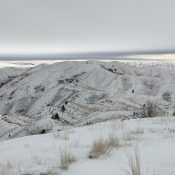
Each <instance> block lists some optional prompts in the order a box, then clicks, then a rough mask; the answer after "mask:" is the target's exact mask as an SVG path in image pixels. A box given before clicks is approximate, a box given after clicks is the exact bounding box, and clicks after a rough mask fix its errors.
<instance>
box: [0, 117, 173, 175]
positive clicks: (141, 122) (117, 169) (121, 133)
mask: <svg viewBox="0 0 175 175" xmlns="http://www.w3.org/2000/svg"><path fill="white" fill-rule="evenodd" d="M111 133H112V134H114V135H115V136H117V137H119V140H120V144H121V147H119V148H114V149H113V150H112V151H111V152H110V153H109V154H107V155H103V156H101V157H100V158H98V159H89V158H88V153H89V151H90V148H91V145H92V143H93V141H94V139H95V138H98V137H100V136H102V137H103V138H105V137H107V136H108V135H109V134H111ZM136 146H137V147H138V150H139V152H140V159H141V166H142V170H143V172H144V173H145V174H146V173H147V175H152V174H155V175H174V174H175V154H174V148H175V117H157V118H147V119H131V120H125V121H119V120H115V121H108V122H102V123H98V124H93V125H88V126H84V127H78V128H73V127H71V128H70V129H67V130H65V131H58V132H54V133H49V134H45V135H37V136H28V137H22V138H17V139H11V140H6V141H1V142H0V174H5V175H6V174H7V175H11V174H12V175H19V174H25V173H31V174H36V175H39V174H41V173H48V174H49V173H50V174H57V175H59V174H63V175H64V174H65V175H89V174H90V175H107V174H109V175H116V174H117V175H125V174H126V170H127V169H128V167H129V165H128V156H130V154H131V153H133V151H134V149H135V147H136ZM65 150H68V151H70V152H71V153H72V155H73V156H74V157H75V158H76V162H74V163H73V164H72V165H71V166H70V167H69V168H68V170H61V169H60V152H63V151H65Z"/></svg>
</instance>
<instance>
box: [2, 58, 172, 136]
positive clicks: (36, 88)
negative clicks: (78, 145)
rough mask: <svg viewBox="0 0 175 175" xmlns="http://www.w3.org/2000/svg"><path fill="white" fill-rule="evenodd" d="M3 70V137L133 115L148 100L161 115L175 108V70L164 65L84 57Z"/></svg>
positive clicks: (167, 113)
mask: <svg viewBox="0 0 175 175" xmlns="http://www.w3.org/2000/svg"><path fill="white" fill-rule="evenodd" d="M0 71H1V72H5V73H1V74H0V80H3V81H5V82H6V83H1V87H0V114H1V117H0V120H1V122H0V123H1V125H2V126H3V132H1V136H0V137H1V139H4V138H8V137H12V138H13V137H19V136H23V135H30V134H36V133H40V132H45V131H46V132H47V131H49V130H51V129H53V130H60V129H62V128H63V127H66V126H69V125H73V126H80V125H85V124H89V123H94V122H98V121H105V120H108V119H113V118H132V117H134V115H133V113H134V112H135V113H136V112H137V111H139V110H140V109H141V108H142V106H143V105H144V104H146V102H147V101H148V100H150V101H155V102H156V103H157V105H158V106H159V108H161V109H162V111H161V115H165V114H166V115H171V114H172V113H173V112H174V102H175V89H174V87H175V70H168V69H165V68H164V67H159V66H157V67H156V66H153V67H152V66H146V67H141V68H139V67H134V66H130V65H127V64H124V63H121V62H111V63H104V62H98V61H85V62H62V63H55V64H52V65H44V64H43V65H38V66H36V67H33V68H27V69H22V70H20V69H19V70H18V69H15V68H8V69H7V68H6V69H1V70H0ZM9 76H10V78H11V79H9ZM1 82H2V81H1ZM167 94H168V98H163V97H164V96H166V95H167ZM2 123H3V124H2Z"/></svg>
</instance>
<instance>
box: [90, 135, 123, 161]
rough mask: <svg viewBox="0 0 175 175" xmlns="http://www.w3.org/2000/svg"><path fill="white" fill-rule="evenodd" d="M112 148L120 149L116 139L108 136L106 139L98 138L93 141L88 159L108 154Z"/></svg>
mask: <svg viewBox="0 0 175 175" xmlns="http://www.w3.org/2000/svg"><path fill="white" fill-rule="evenodd" d="M114 147H116V148H118V147H120V142H119V139H118V137H115V136H114V135H113V134H109V136H108V137H107V138H106V139H103V138H102V136H100V137H98V138H97V139H95V140H94V142H93V144H92V147H91V150H90V152H89V155H88V157H89V158H90V159H96V158H99V157H100V156H102V155H105V154H109V153H110V151H111V150H112V149H113V148H114Z"/></svg>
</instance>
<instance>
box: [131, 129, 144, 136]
mask: <svg viewBox="0 0 175 175" xmlns="http://www.w3.org/2000/svg"><path fill="white" fill-rule="evenodd" d="M130 133H131V134H133V135H140V134H144V130H143V129H142V128H136V129H135V130H133V131H131V132H130Z"/></svg>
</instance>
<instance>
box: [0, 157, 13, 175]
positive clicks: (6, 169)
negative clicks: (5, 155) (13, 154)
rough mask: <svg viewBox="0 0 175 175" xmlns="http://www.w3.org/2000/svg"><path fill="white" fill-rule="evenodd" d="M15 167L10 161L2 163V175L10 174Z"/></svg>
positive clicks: (0, 171)
mask: <svg viewBox="0 0 175 175" xmlns="http://www.w3.org/2000/svg"><path fill="white" fill-rule="evenodd" d="M13 167H14V164H12V162H10V161H8V160H7V162H3V163H0V174H1V175H5V174H9V172H10V170H11V169H12V168H13Z"/></svg>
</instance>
